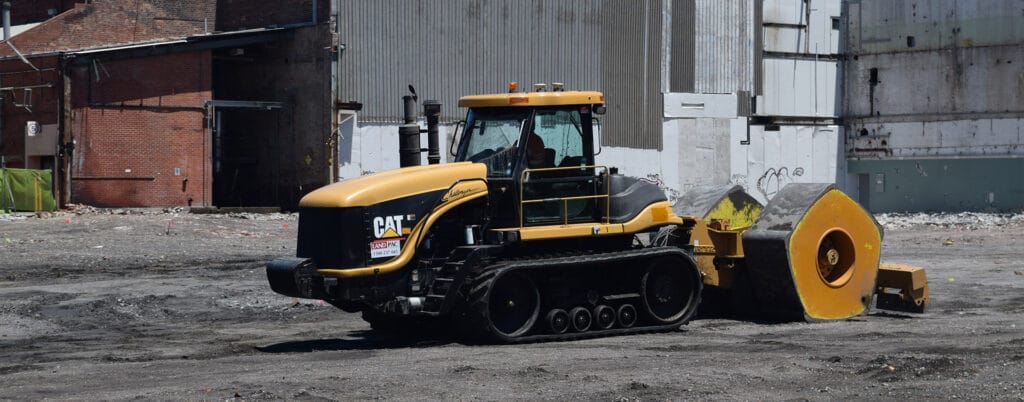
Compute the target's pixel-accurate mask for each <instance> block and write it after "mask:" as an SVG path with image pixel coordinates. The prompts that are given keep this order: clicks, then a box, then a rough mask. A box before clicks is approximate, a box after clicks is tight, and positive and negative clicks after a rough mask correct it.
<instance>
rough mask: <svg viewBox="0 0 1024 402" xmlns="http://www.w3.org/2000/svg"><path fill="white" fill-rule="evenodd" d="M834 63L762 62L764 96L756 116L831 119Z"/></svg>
mask: <svg viewBox="0 0 1024 402" xmlns="http://www.w3.org/2000/svg"><path fill="white" fill-rule="evenodd" d="M837 112H838V110H837V109H836V62H834V61H825V60H822V61H814V60H794V59H765V60H764V95H763V96H759V97H758V102H757V114H759V115H765V116H800V117H835V116H836V115H837Z"/></svg>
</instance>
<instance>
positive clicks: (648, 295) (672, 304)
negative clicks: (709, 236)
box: [640, 258, 701, 325]
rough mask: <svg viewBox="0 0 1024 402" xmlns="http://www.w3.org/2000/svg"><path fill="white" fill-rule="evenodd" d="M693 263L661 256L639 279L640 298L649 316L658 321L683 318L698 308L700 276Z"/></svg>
mask: <svg viewBox="0 0 1024 402" xmlns="http://www.w3.org/2000/svg"><path fill="white" fill-rule="evenodd" d="M694 269H695V268H693V266H692V264H686V262H684V261H681V260H677V259H672V258H658V259H656V260H654V261H653V262H652V263H651V265H650V266H649V267H648V268H647V272H646V273H644V276H643V278H642V279H641V281H640V290H641V300H642V301H643V305H644V309H645V310H646V313H647V316H648V317H650V318H651V319H652V320H653V321H654V322H655V323H657V324H659V325H664V324H673V323H677V322H682V321H684V320H686V319H687V318H689V317H690V316H692V315H693V313H694V312H695V311H696V310H697V303H698V301H699V297H700V286H701V283H700V277H699V274H698V275H697V276H695V275H693V274H692V272H691V271H693V270H694Z"/></svg>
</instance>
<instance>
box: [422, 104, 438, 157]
mask: <svg viewBox="0 0 1024 402" xmlns="http://www.w3.org/2000/svg"><path fill="white" fill-rule="evenodd" d="M423 115H425V116H427V163H429V164H431V165H436V164H438V163H441V150H440V144H438V142H439V139H438V138H437V135H438V134H437V124H438V119H439V118H440V117H441V102H438V101H436V100H425V101H423Z"/></svg>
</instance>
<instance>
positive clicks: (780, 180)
mask: <svg viewBox="0 0 1024 402" xmlns="http://www.w3.org/2000/svg"><path fill="white" fill-rule="evenodd" d="M803 175H804V168H802V167H796V168H794V169H793V171H792V172H790V170H789V168H788V167H785V166H782V167H780V168H778V169H776V168H768V169H767V170H765V171H764V174H762V175H761V177H759V178H758V179H757V191H759V192H761V194H762V195H764V197H765V199H768V200H770V199H772V197H774V196H775V194H776V193H778V192H779V190H781V189H782V187H784V186H785V185H787V184H789V183H794V182H795V179H793V177H794V176H796V177H799V176H803Z"/></svg>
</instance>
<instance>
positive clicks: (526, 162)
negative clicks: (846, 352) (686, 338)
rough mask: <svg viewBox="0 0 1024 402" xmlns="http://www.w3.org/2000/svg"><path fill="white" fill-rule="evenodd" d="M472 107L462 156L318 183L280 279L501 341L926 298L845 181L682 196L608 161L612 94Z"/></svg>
mask: <svg viewBox="0 0 1024 402" xmlns="http://www.w3.org/2000/svg"><path fill="white" fill-rule="evenodd" d="M540 89H546V88H540ZM459 106H460V107H466V108H468V111H467V114H466V119H465V121H464V122H463V124H464V125H463V127H464V128H463V129H462V130H461V131H462V135H461V136H460V138H459V139H458V141H457V143H456V144H457V150H456V151H455V152H454V154H455V162H453V163H446V164H434V165H427V166H414V167H404V168H400V169H396V170H391V171H385V172H381V173H375V174H371V175H367V176H363V177H359V178H354V179H349V180H344V181H341V182H339V183H335V184H331V185H328V186H326V187H323V188H320V189H318V190H315V191H313V192H311V193H309V194H308V195H306V196H305V197H304V198H303V199H302V200H301V202H300V210H299V228H298V247H297V253H296V255H297V257H294V258H293V257H282V258H278V259H275V260H274V261H272V262H270V263H269V264H268V265H267V276H268V279H269V281H270V285H271V288H272V289H273V290H274V291H275V292H277V293H280V294H284V295H288V296H292V297H299V298H311V299H323V300H325V301H328V302H330V303H331V304H333V305H335V306H337V307H339V308H341V309H342V310H345V311H349V312H357V311H358V312H362V316H363V318H364V319H365V320H366V321H368V322H369V323H370V325H371V326H372V327H373V328H374V329H375V330H380V331H394V332H400V333H401V332H406V333H407V332H409V331H415V330H416V329H417V328H419V326H420V325H423V324H425V323H427V322H435V323H437V322H441V323H444V324H443V325H444V326H447V327H450V328H455V329H457V330H458V331H459V332H460V333H461V334H462V335H463V336H466V337H468V338H471V339H476V340H489V341H497V342H522V341H535V340H559V339H573V338H580V337H592V336H604V335H611V334H625V333H634V332H649V331H665V330H673V329H678V328H679V327H680V325H682V324H685V323H686V322H688V321H689V320H690V319H691V318H692V317H693V316H694V314H695V313H696V312H697V309H698V305H699V304H700V303H701V298H702V295H705V294H707V295H708V298H707V299H708V300H707V301H706V303H707V305H706V306H705V307H713V308H716V309H720V310H722V309H724V310H726V311H735V312H738V313H743V314H749V315H751V316H753V317H757V318H763V319H781V320H792V319H797V320H836V319H844V318H848V317H853V316H856V315H859V314H862V313H864V312H865V311H866V310H868V309H869V306H870V305H871V303H872V300H873V298H874V297H875V295H876V293H877V295H878V300H879V306H881V307H888V308H894V309H903V310H917V311H921V310H923V308H924V306H925V303H926V301H927V285H926V281H925V278H924V271H923V270H922V269H921V268H917V267H906V266H891V267H889V266H885V267H881V268H880V266H879V255H880V252H881V240H882V229H881V227H880V226H879V225H878V224H877V223H876V222H875V221H874V219H873V218H872V216H871V215H870V214H868V213H867V212H866V211H865V210H864V209H863V208H861V206H860V205H859V204H857V202H855V201H854V200H852V199H851V198H850V197H848V196H847V195H846V194H844V193H842V192H841V191H839V190H838V189H836V188H835V186H834V185H831V184H790V185H788V186H786V187H784V188H783V189H782V190H781V191H780V192H779V193H778V194H777V195H776V196H775V198H773V199H772V200H771V201H769V202H768V204H767V205H765V206H762V205H761V204H760V203H758V202H757V201H756V200H755V199H754V198H753V197H751V196H750V195H748V194H747V193H745V192H744V191H743V190H742V189H741V188H740V187H738V186H734V187H730V186H724V187H720V188H699V189H694V190H692V191H690V192H688V193H686V194H684V195H683V196H682V197H681V198H680V199H679V200H677V202H676V203H675V205H673V203H671V202H669V200H668V199H667V198H666V196H665V194H664V192H663V191H662V190H661V189H660V188H658V187H657V186H655V185H654V184H651V183H648V182H645V181H643V180H639V179H636V178H632V177H628V176H624V175H621V174H618V173H617V170H616V169H615V168H612V167H605V166H600V165H597V164H596V163H595V160H594V155H595V146H596V144H595V142H596V141H595V134H594V131H595V130H594V126H595V123H596V121H595V116H594V115H595V114H600V113H603V111H604V109H605V106H604V95H603V94H601V93H600V92H592V91H564V90H561V88H557V87H556V88H555V89H554V90H548V91H544V90H541V91H538V92H515V91H510V92H509V93H501V94H493V95H474V96H466V97H463V98H461V99H460V100H459ZM880 272H881V274H880ZM712 294H714V295H715V297H711V295H712Z"/></svg>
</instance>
